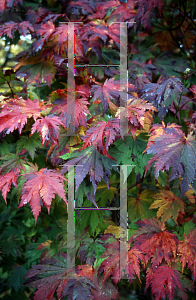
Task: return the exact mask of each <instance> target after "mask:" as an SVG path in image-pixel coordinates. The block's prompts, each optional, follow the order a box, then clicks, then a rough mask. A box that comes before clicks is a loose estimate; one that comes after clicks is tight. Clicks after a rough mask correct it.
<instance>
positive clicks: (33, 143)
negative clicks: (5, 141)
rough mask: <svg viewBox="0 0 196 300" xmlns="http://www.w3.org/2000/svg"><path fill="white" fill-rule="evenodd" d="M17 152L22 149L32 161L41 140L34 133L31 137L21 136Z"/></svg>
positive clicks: (17, 143)
mask: <svg viewBox="0 0 196 300" xmlns="http://www.w3.org/2000/svg"><path fill="white" fill-rule="evenodd" d="M16 145H17V151H18V152H20V151H21V150H22V149H26V150H27V151H28V152H29V155H30V156H31V158H32V160H33V159H34V156H35V152H36V149H37V148H41V140H40V137H39V134H38V133H37V132H36V133H34V134H33V135H32V136H30V137H27V136H22V137H21V138H20V139H19V140H18V141H17V142H16Z"/></svg>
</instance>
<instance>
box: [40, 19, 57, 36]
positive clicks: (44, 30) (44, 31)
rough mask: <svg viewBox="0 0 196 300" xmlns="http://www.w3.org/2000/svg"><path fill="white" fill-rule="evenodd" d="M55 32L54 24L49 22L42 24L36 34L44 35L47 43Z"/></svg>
mask: <svg viewBox="0 0 196 300" xmlns="http://www.w3.org/2000/svg"><path fill="white" fill-rule="evenodd" d="M54 31H55V26H54V24H53V23H52V22H50V21H48V22H47V23H45V24H41V28H40V29H37V31H36V33H37V34H40V35H42V36H43V38H44V40H45V41H47V40H49V39H50V38H51V36H52V34H53V33H54Z"/></svg>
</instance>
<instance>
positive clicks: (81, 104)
mask: <svg viewBox="0 0 196 300" xmlns="http://www.w3.org/2000/svg"><path fill="white" fill-rule="evenodd" d="M65 90H66V89H65ZM59 95H60V96H61V95H62V96H63V92H62V91H60V94H59ZM88 97H89V88H88V87H82V86H78V87H77V88H76V99H75V107H74V118H75V124H74V125H75V126H76V127H78V126H79V124H81V125H82V126H84V127H86V115H87V114H90V113H89V110H88V106H87V105H90V103H89V102H88V100H87V99H88ZM53 103H54V104H57V105H55V106H53V108H52V110H51V113H58V114H59V113H60V118H61V120H62V121H63V123H64V125H65V126H67V125H68V124H69V122H68V121H67V119H68V120H69V118H67V117H68V115H69V113H67V97H65V98H59V99H56V100H55V101H54V102H53ZM67 123H68V124H67Z"/></svg>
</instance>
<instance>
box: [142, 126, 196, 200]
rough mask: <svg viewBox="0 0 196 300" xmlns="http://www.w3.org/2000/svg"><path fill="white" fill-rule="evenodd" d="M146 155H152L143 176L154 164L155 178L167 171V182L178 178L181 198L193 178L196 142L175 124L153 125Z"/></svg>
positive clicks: (195, 164)
mask: <svg viewBox="0 0 196 300" xmlns="http://www.w3.org/2000/svg"><path fill="white" fill-rule="evenodd" d="M145 152H146V153H152V154H154V157H152V158H151V159H150V160H149V162H148V165H147V168H146V171H145V175H146V173H147V171H148V169H149V168H150V166H151V165H152V164H153V163H154V162H155V165H154V166H155V177H156V178H157V177H158V175H159V171H160V170H161V171H165V170H169V168H170V167H172V174H171V177H170V179H169V181H171V180H173V179H175V178H179V176H181V177H182V178H183V179H182V181H181V196H182V195H183V194H184V193H185V192H186V191H187V189H189V186H190V183H191V181H192V179H193V178H194V176H195V169H196V154H195V153H196V140H195V137H194V136H193V135H191V134H189V135H188V136H187V137H186V136H185V134H184V132H183V131H182V130H181V129H180V126H178V125H176V124H171V125H167V127H166V128H165V124H164V123H163V124H162V125H154V126H153V127H152V129H151V137H150V138H149V140H148V144H147V147H146V150H145Z"/></svg>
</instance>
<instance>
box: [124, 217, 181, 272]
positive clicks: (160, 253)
mask: <svg viewBox="0 0 196 300" xmlns="http://www.w3.org/2000/svg"><path fill="white" fill-rule="evenodd" d="M136 224H138V225H139V226H140V228H139V229H138V230H137V231H136V232H135V233H134V235H133V236H132V237H131V238H130V241H129V242H132V241H134V248H136V249H139V250H140V251H141V252H142V253H143V254H146V256H145V258H146V260H147V261H148V260H150V259H151V262H152V267H153V269H154V268H155V267H156V266H158V265H159V264H160V263H161V262H162V260H163V259H165V260H166V261H167V263H168V264H169V265H171V259H172V256H173V257H175V255H176V248H177V242H178V238H177V236H176V235H175V234H173V233H170V232H169V231H168V230H165V227H164V225H161V222H160V221H158V220H154V219H148V220H146V219H144V220H143V221H138V222H137V223H136Z"/></svg>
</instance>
